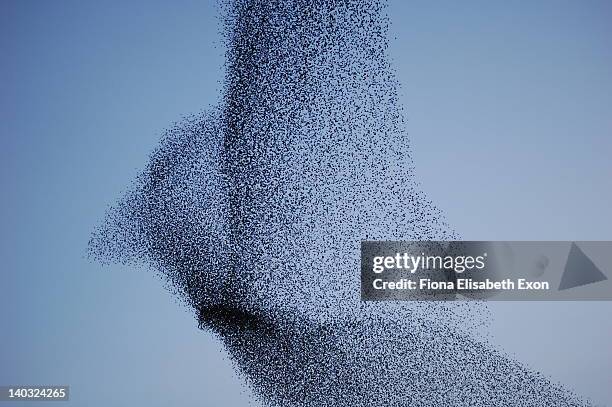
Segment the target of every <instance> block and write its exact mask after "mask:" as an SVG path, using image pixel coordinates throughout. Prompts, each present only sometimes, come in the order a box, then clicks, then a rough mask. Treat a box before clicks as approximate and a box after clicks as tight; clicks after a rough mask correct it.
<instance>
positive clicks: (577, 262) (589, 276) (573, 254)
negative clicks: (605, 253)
mask: <svg viewBox="0 0 612 407" xmlns="http://www.w3.org/2000/svg"><path fill="white" fill-rule="evenodd" d="M607 279H608V277H606V275H605V274H604V273H602V272H601V271H600V270H599V269H598V268H597V266H596V265H595V264H594V263H593V262H592V261H591V259H589V258H588V257H587V256H586V254H584V252H583V251H582V250H580V248H579V247H578V246H577V245H576V243H572V247H571V249H570V252H569V255H568V256H567V262H566V263H565V271H564V272H563V276H562V277H561V283H560V284H559V291H561V290H567V289H568V288H574V287H580V286H583V285H587V284H592V283H597V282H599V281H604V280H607Z"/></svg>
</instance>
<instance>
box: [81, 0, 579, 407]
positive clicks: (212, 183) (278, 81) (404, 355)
mask: <svg viewBox="0 0 612 407" xmlns="http://www.w3.org/2000/svg"><path fill="white" fill-rule="evenodd" d="M222 14H223V25H224V32H225V41H226V74H225V79H224V94H223V99H222V102H221V104H220V106H218V107H215V108H211V109H210V110H209V111H207V112H206V113H200V114H196V115H193V116H190V117H187V118H185V119H184V120H183V121H181V122H180V123H177V124H176V125H175V126H174V127H172V128H171V129H170V130H168V131H167V132H166V134H165V135H164V137H163V140H162V142H161V145H160V146H159V147H158V148H157V150H155V151H154V152H153V153H152V155H151V158H150V162H149V163H148V165H147V166H146V168H145V169H144V171H143V172H142V173H141V174H140V175H139V176H138V178H137V179H136V180H135V181H134V183H133V185H132V187H131V189H130V192H128V193H127V194H126V195H125V196H124V197H123V198H121V199H120V200H119V201H118V202H117V203H116V204H115V205H113V206H112V207H111V208H110V209H109V211H108V213H107V215H106V218H105V220H104V221H103V223H102V224H101V226H100V227H99V228H98V229H96V231H95V232H94V234H93V236H92V238H91V241H90V251H91V254H92V256H94V257H95V258H97V259H100V260H102V261H108V262H122V263H129V264H136V263H145V264H147V265H148V266H150V267H152V268H153V269H155V270H157V271H158V272H159V273H160V274H161V275H162V276H164V278H165V279H166V281H167V282H168V287H169V288H170V289H171V290H172V291H173V292H174V293H176V295H177V297H178V298H180V299H181V300H182V301H183V302H184V303H185V304H186V305H187V306H188V307H189V309H191V310H193V312H194V314H195V315H196V318H197V320H198V324H199V326H200V327H202V328H204V329H208V330H210V331H211V332H214V333H215V334H216V335H219V337H220V338H221V339H222V340H223V342H224V343H225V345H226V347H227V349H228V352H229V354H230V356H231V358H232V360H233V361H234V362H235V365H236V368H237V370H238V371H239V372H240V373H241V374H242V375H243V377H244V379H245V380H246V382H247V383H248V385H250V386H251V387H252V388H253V389H254V391H255V393H256V394H257V395H258V397H259V398H260V400H259V401H260V402H261V403H262V404H264V405H270V406H276V405H279V406H287V405H295V406H436V407H438V406H519V405H520V406H584V405H588V404H587V403H585V402H583V401H581V400H579V399H577V398H576V397H575V396H573V395H572V394H571V393H569V392H568V391H566V390H564V389H563V388H562V387H560V386H557V385H554V384H552V383H550V382H549V381H548V380H546V379H545V378H544V377H542V376H541V375H539V374H537V373H534V372H532V371H530V370H528V369H527V368H525V367H524V366H522V365H520V364H519V363H518V362H516V361H514V360H512V359H511V358H509V357H507V356H505V355H503V354H502V353H500V352H498V351H496V350H494V349H493V347H492V346H491V345H490V344H488V343H487V339H486V336H484V335H483V334H482V332H483V331H482V328H481V326H482V325H483V324H486V321H487V318H488V315H487V309H486V306H485V305H484V304H482V303H480V302H459V301H447V302H416V301H415V302H362V301H361V300H360V274H359V273H360V257H359V255H360V242H361V241H362V240H454V239H456V238H457V234H456V233H455V232H454V231H453V230H452V229H451V228H450V227H449V226H448V225H447V224H446V223H445V221H444V219H443V216H442V214H441V213H440V211H439V210H438V209H437V208H436V207H435V206H434V205H433V204H432V203H431V202H430V201H429V200H428V198H427V197H426V196H425V194H424V193H423V192H422V189H421V187H420V185H419V183H418V182H417V180H416V178H415V175H414V168H413V162H412V160H411V158H410V157H411V151H410V146H409V141H408V138H407V134H406V131H405V128H404V122H403V117H402V116H403V114H402V110H401V106H400V103H399V98H398V89H399V87H398V83H397V80H396V77H395V75H394V72H393V69H392V67H391V65H390V58H389V55H388V39H387V37H388V16H387V15H386V10H385V2H384V1H381V0H236V1H230V0H227V1H225V2H224V3H223V7H222Z"/></svg>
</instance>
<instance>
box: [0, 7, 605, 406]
mask: <svg viewBox="0 0 612 407" xmlns="http://www.w3.org/2000/svg"><path fill="white" fill-rule="evenodd" d="M104 3H105V4H104V5H102V4H101V3H100V2H93V1H60V2H43V1H37V2H34V1H8V0H5V1H3V2H1V3H0V50H1V51H2V52H1V55H2V64H0V73H1V75H2V81H1V82H0V126H1V127H0V129H1V137H2V144H1V145H2V148H1V149H0V167H1V170H0V183H1V184H0V185H1V186H2V195H1V198H0V206H1V210H0V224H1V225H2V227H1V228H0V256H2V263H1V266H0V273H1V274H0V275H1V277H2V279H1V280H0V281H1V283H0V323H1V324H2V325H1V326H2V327H1V328H0V384H69V385H71V386H72V391H71V397H72V402H70V403H69V404H70V405H88V406H108V405H139V404H142V405H147V406H166V405H185V406H196V405H198V406H200V405H211V406H214V405H227V406H234V405H236V406H243V405H246V404H247V401H248V400H249V391H248V390H247V389H244V388H243V387H242V386H241V385H240V380H239V379H238V378H236V377H235V375H234V373H232V369H231V366H230V363H229V362H228V361H227V360H226V359H224V356H223V352H222V347H221V346H220V344H219V343H218V342H217V341H216V340H215V339H214V338H213V337H212V336H211V335H210V334H207V333H203V332H201V331H198V330H197V329H196V324H195V322H194V320H193V319H192V317H191V316H190V314H189V313H188V312H187V311H186V310H184V309H181V308H180V307H178V306H177V305H176V304H175V302H174V300H173V299H172V298H171V296H170V295H169V294H168V293H167V292H166V291H165V290H164V288H163V286H162V284H160V282H159V280H158V279H156V278H155V277H153V276H152V275H151V273H148V272H145V271H132V270H129V269H128V268H126V267H119V266H114V267H106V268H104V269H102V268H101V267H100V266H99V265H97V264H91V263H89V262H88V261H87V260H86V259H85V258H84V253H85V247H86V243H87V240H88V237H89V234H90V232H91V231H92V229H93V227H94V225H96V224H97V223H98V222H99V220H100V219H101V217H102V214H103V213H104V210H105V208H106V207H107V205H108V204H109V203H112V202H113V201H114V200H115V199H116V198H117V197H118V196H119V195H120V193H121V191H123V190H125V189H126V188H127V187H128V185H129V183H130V181H131V179H132V178H133V177H134V176H135V175H136V174H137V172H138V170H139V169H140V168H142V167H143V165H144V164H145V163H146V161H147V155H148V153H149V152H150V151H151V150H152V149H153V148H154V147H155V146H156V145H157V142H158V141H159V136H160V134H161V132H162V131H163V129H164V128H167V127H168V126H169V125H170V124H171V123H172V122H174V121H177V120H180V118H181V116H182V115H185V114H188V113H191V112H195V111H198V110H202V109H206V108H207V106H210V105H212V104H215V103H216V102H217V101H218V100H219V97H220V81H221V80H222V75H223V70H222V63H223V47H222V44H221V41H220V35H219V30H220V27H219V24H218V18H217V16H218V10H217V7H216V6H215V5H214V3H213V2H206V1H204V2H198V1H178V2H172V3H170V2H141V1H129V2H104ZM389 13H390V16H391V21H392V33H393V36H394V39H393V40H392V42H391V47H390V52H391V56H392V58H393V60H394V62H395V68H396V69H397V73H398V77H399V80H400V82H401V84H402V92H401V93H402V102H403V103H404V107H405V114H406V119H407V128H408V131H409V134H410V138H411V142H412V146H413V151H414V159H415V163H416V168H417V172H418V176H419V178H420V179H421V181H422V183H423V185H424V189H425V190H426V191H428V192H429V194H430V197H431V198H432V199H433V200H434V202H436V203H437V204H438V205H439V206H440V207H441V208H442V209H443V210H444V211H445V212H446V214H447V217H448V221H449V222H450V223H451V225H452V226H454V227H455V228H456V229H457V230H458V231H459V232H460V233H461V234H462V235H463V237H464V238H467V239H476V240H485V239H499V240H513V239H514V240H534V239H541V240H612V232H611V231H612V217H611V216H610V214H609V209H610V208H612V188H610V179H612V160H610V158H609V156H610V153H612V25H611V24H610V21H612V3H610V2H607V1H585V2H577V1H537V2H526V1H523V2H501V1H497V2H485V1H471V2H464V3H463V4H457V3H456V2H452V1H444V2H425V1H422V2H412V1H410V2H401V1H393V2H391V4H390V7H389ZM608 272H609V275H610V273H612V270H610V271H608ZM491 308H492V309H493V311H494V318H495V319H494V322H493V323H492V326H491V332H492V335H493V336H494V337H495V338H496V340H497V341H498V342H499V343H500V344H501V345H503V346H504V347H505V348H506V349H507V350H508V351H509V352H511V353H514V354H515V355H516V357H517V358H518V359H519V360H523V361H525V362H526V363H528V364H529V365H530V366H531V367H533V368H535V369H537V370H540V371H541V372H543V373H544V374H546V375H549V376H550V377H552V378H553V379H554V380H560V381H561V382H563V383H565V384H568V385H569V386H570V387H573V388H575V389H576V390H577V391H578V392H579V393H580V394H582V395H585V396H591V397H592V398H593V399H594V400H595V401H599V402H602V403H606V404H607V405H612V395H611V394H610V391H609V384H610V383H611V382H612V373H611V369H610V366H612V350H611V349H610V346H609V339H610V337H612V323H611V322H610V318H609V315H610V313H611V311H612V304H611V303H589V304H584V303H547V304H540V303H538V304H533V303H496V304H492V305H491ZM560 355H562V357H560ZM61 404H64V403H59V404H58V405H61ZM20 405H24V406H25V405H28V403H23V404H20ZM34 405H38V404H34Z"/></svg>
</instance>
